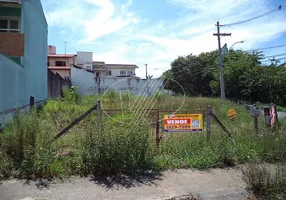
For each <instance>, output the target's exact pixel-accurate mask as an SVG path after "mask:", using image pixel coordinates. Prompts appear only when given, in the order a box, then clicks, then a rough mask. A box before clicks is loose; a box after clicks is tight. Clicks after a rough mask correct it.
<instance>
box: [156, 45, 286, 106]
mask: <svg viewBox="0 0 286 200" xmlns="http://www.w3.org/2000/svg"><path fill="white" fill-rule="evenodd" d="M262 57H263V55H262V54H261V52H254V53H247V52H245V51H234V50H230V51H229V52H228V54H227V55H225V56H224V57H223V71H224V77H225V90H226V96H227V98H229V99H236V100H247V101H252V102H256V101H260V102H262V103H270V102H272V103H277V104H280V105H286V84H285V82H286V68H285V65H280V66H279V67H276V66H272V65H270V66H263V65H262V64H261V62H260V60H261V58H262ZM218 66H219V65H218V52H217V51H212V52H206V53H201V54H199V55H192V54H190V55H188V56H180V57H178V58H177V59H175V60H174V61H173V62H172V63H171V69H170V70H168V71H166V72H165V73H164V74H163V75H162V77H161V78H163V79H164V83H165V84H166V85H165V88H166V89H168V90H172V91H173V92H174V93H176V94H180V93H182V89H181V87H180V85H181V86H182V87H183V88H184V90H185V92H186V94H187V95H189V96H215V97H218V96H219V95H220V73H219V67H218ZM172 80H175V81H177V82H178V83H179V84H180V85H178V84H177V83H176V82H175V81H172Z"/></svg>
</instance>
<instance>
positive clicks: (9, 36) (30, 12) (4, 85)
mask: <svg viewBox="0 0 286 200" xmlns="http://www.w3.org/2000/svg"><path fill="white" fill-rule="evenodd" d="M47 35H48V24H47V21H46V18H45V15H44V12H43V9H42V5H41V2H40V0H33V1H23V0H0V123H1V121H3V116H2V115H1V113H2V114H3V112H6V111H7V110H11V109H13V108H16V107H19V106H23V105H26V104H29V98H30V96H34V97H35V100H36V101H37V100H44V99H47V67H46V65H47V48H46V46H47ZM6 113H7V112H6ZM1 116H2V117H1Z"/></svg>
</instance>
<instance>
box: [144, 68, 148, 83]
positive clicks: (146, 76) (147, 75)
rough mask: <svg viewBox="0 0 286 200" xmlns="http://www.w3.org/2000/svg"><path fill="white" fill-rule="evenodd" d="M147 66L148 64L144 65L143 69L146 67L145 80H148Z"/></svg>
mask: <svg viewBox="0 0 286 200" xmlns="http://www.w3.org/2000/svg"><path fill="white" fill-rule="evenodd" d="M147 66H148V64H145V67H146V80H147V79H148V73H147Z"/></svg>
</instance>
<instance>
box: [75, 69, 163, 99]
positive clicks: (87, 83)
mask: <svg viewBox="0 0 286 200" xmlns="http://www.w3.org/2000/svg"><path fill="white" fill-rule="evenodd" d="M71 81H72V85H73V86H79V87H80V93H81V94H82V95H92V94H96V93H98V92H99V91H100V92H102V93H103V92H105V91H107V90H116V91H118V92H119V91H122V92H127V91H128V92H131V93H132V94H135V95H142V96H145V95H152V94H154V93H156V92H166V91H165V90H164V87H163V81H161V80H157V79H150V80H148V81H146V80H144V79H135V78H108V77H101V78H95V75H94V74H93V73H90V72H87V71H86V70H84V69H78V68H74V67H72V69H71Z"/></svg>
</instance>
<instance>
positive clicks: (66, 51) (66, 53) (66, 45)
mask: <svg viewBox="0 0 286 200" xmlns="http://www.w3.org/2000/svg"><path fill="white" fill-rule="evenodd" d="M64 43H65V55H66V54H67V43H68V42H64Z"/></svg>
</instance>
